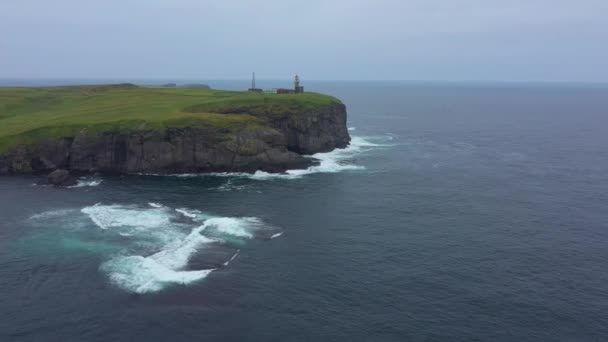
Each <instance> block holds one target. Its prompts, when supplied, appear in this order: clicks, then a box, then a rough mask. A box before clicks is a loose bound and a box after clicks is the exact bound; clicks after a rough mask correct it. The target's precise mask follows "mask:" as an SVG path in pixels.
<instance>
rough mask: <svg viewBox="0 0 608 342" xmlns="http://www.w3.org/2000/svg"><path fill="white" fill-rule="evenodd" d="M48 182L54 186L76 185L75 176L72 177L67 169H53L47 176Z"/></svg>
mask: <svg viewBox="0 0 608 342" xmlns="http://www.w3.org/2000/svg"><path fill="white" fill-rule="evenodd" d="M48 182H49V184H52V185H55V186H72V185H76V183H77V181H76V178H74V177H72V175H71V174H70V172H69V171H68V170H61V169H58V170H55V171H53V172H51V173H50V174H49V176H48Z"/></svg>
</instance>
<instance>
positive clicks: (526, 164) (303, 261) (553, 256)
mask: <svg viewBox="0 0 608 342" xmlns="http://www.w3.org/2000/svg"><path fill="white" fill-rule="evenodd" d="M212 86H213V84H212ZM219 86H222V87H225V88H231V87H232V88H238V87H240V84H238V83H235V82H224V83H221V85H218V87H219ZM269 86H274V85H269ZM307 89H315V90H318V91H323V92H327V93H330V94H332V95H336V96H338V97H340V98H342V99H343V100H344V102H345V103H346V104H347V105H348V110H349V127H351V130H350V133H351V134H352V135H353V137H354V139H353V146H352V147H351V148H349V149H348V150H346V151H339V152H335V153H332V154H328V155H321V156H318V157H319V158H321V160H322V161H323V164H322V165H321V167H320V168H317V169H313V170H309V172H304V173H294V174H291V175H287V176H281V177H275V176H270V175H265V174H258V175H255V176H251V177H249V176H244V175H216V176H206V177H200V176H196V175H192V176H189V177H155V176H129V177H100V178H95V179H86V180H83V183H82V185H83V186H82V187H77V188H71V189H55V188H51V187H43V186H33V185H32V184H33V183H35V182H36V181H37V179H36V178H35V177H6V178H2V179H0V217H1V218H2V220H1V222H0V340H2V341H83V340H86V341H107V340H113V341H153V340H159V341H164V340H172V341H190V340H203V341H215V340H217V341H249V340H250V341H260V340H264V341H286V340H287V341H300V340H302V341H309V340H336V341H370V340H373V341H403V340H449V341H470V340H505V341H507V340H509V341H511V340H534V341H538V340H545V341H555V340H604V339H606V337H608V330H607V328H606V326H608V310H607V309H606V308H608V291H607V290H606V285H605V284H606V283H607V280H608V271H607V270H606V267H605V260H606V259H607V257H608V248H607V247H608V246H607V244H608V229H606V228H608V214H607V213H608V210H606V208H608V196H607V195H606V194H607V193H608V150H607V149H606V146H608V136H607V135H606V134H605V127H606V124H608V119H607V115H608V96H607V95H608V88H603V87H599V86H593V87H592V86H582V85H576V86H575V85H571V86H553V87H551V86H539V85H517V86H516V85H512V86H504V85H455V84H451V85H445V84H444V85H442V84H410V83H395V82H393V83H379V82H376V83H371V82H368V83H365V82H311V83H310V84H307Z"/></svg>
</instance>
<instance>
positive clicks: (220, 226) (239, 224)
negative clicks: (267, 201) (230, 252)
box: [203, 217, 263, 239]
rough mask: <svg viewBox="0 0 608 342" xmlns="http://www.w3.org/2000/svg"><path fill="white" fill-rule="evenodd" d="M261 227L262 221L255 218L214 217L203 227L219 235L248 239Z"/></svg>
mask: <svg viewBox="0 0 608 342" xmlns="http://www.w3.org/2000/svg"><path fill="white" fill-rule="evenodd" d="M262 225H263V223H262V221H261V220H260V219H258V218H256V217H241V218H234V217H214V218H210V219H208V220H206V221H205V224H204V225H203V227H205V228H206V229H210V230H213V231H217V232H219V233H220V234H225V235H232V236H236V237H241V238H248V239H250V238H252V237H253V233H254V232H255V231H256V230H258V229H260V228H261V227H262Z"/></svg>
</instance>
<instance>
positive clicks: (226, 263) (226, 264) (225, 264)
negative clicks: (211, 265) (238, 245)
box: [224, 249, 241, 266]
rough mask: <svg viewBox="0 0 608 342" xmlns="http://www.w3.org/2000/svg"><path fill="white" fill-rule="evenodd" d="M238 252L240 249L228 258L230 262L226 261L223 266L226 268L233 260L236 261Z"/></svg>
mask: <svg viewBox="0 0 608 342" xmlns="http://www.w3.org/2000/svg"><path fill="white" fill-rule="evenodd" d="M240 251H241V250H240V249H239V250H237V251H236V253H234V255H233V256H232V257H231V258H230V260H228V261H226V262H225V263H224V266H228V265H229V264H230V263H231V262H232V261H233V260H234V259H236V257H237V256H238V255H239V252H240Z"/></svg>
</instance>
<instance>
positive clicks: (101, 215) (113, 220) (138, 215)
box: [81, 204, 170, 230]
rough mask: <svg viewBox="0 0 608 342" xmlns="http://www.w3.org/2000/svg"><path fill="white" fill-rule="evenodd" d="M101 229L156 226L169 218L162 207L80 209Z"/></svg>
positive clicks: (104, 206)
mask: <svg viewBox="0 0 608 342" xmlns="http://www.w3.org/2000/svg"><path fill="white" fill-rule="evenodd" d="M81 211H82V212H83V213H84V214H86V215H88V216H89V218H90V219H91V221H93V222H94V223H95V224H96V225H97V226H98V227H99V228H101V229H110V228H117V227H131V228H134V229H140V230H141V229H147V228H155V227H156V228H158V227H161V226H165V225H168V224H169V222H170V220H169V216H168V215H167V213H166V210H165V209H163V208H154V209H147V210H146V209H141V208H137V207H134V206H131V207H129V206H121V205H100V204H95V205H94V206H90V207H85V208H83V209H82V210H81Z"/></svg>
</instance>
